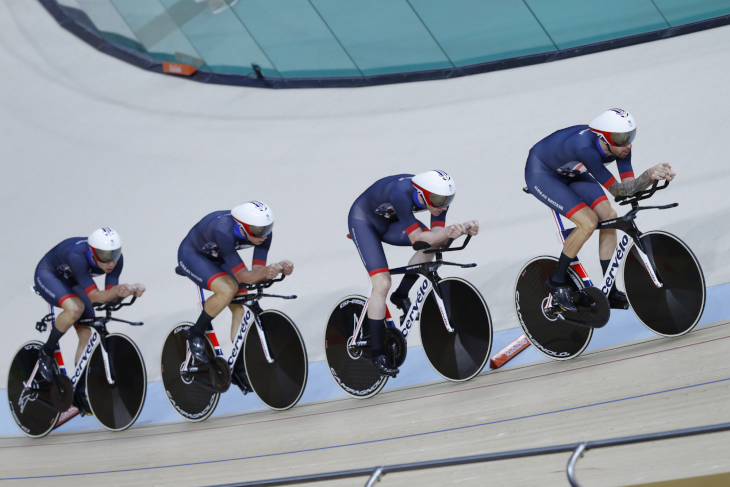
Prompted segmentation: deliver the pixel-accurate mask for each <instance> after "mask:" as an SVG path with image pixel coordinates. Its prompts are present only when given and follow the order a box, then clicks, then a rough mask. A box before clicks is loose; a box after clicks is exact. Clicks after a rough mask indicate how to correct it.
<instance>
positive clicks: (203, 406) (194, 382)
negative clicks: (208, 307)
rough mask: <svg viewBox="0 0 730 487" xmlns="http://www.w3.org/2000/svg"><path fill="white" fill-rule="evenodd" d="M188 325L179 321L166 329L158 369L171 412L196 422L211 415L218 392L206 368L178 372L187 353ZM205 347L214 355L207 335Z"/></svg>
mask: <svg viewBox="0 0 730 487" xmlns="http://www.w3.org/2000/svg"><path fill="white" fill-rule="evenodd" d="M192 327H193V324H192V323H180V324H178V325H175V326H174V327H173V328H172V330H170V333H168V334H167V338H166V339H165V343H164V344H163V346H162V356H161V359H160V360H161V364H160V369H161V372H162V387H163V388H164V389H165V396H167V400H168V401H170V405H171V406H172V407H173V409H174V410H175V412H176V413H177V414H179V415H180V416H182V417H183V418H184V419H186V420H187V421H190V422H198V421H203V420H204V419H207V418H208V417H209V416H210V415H211V414H213V411H215V407H216V406H217V405H218V399H219V398H220V393H218V392H213V390H212V389H213V384H211V383H210V376H209V373H208V371H206V372H204V373H196V374H192V373H188V372H182V365H183V364H184V363H185V358H186V356H187V352H188V348H187V340H188V330H189V329H190V328H192ZM206 346H207V349H208V354H209V355H210V356H211V357H215V356H216V355H215V350H214V349H213V345H212V344H211V343H210V340H209V339H208V338H207V336H206Z"/></svg>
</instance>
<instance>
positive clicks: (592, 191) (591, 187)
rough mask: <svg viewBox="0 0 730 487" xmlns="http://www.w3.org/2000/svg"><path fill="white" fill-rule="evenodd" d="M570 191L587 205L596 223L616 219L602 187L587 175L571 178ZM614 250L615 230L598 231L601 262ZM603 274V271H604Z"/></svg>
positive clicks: (608, 257) (609, 256)
mask: <svg viewBox="0 0 730 487" xmlns="http://www.w3.org/2000/svg"><path fill="white" fill-rule="evenodd" d="M569 187H570V189H571V190H573V191H574V192H575V193H576V194H578V196H580V198H581V199H582V200H583V201H585V202H586V204H588V207H589V208H590V209H591V210H593V212H594V213H595V214H596V216H597V217H598V221H603V220H611V219H613V218H616V217H617V214H616V211H615V210H614V209H613V208H611V203H610V202H609V201H608V198H607V197H606V194H605V193H604V192H603V187H601V185H600V184H598V181H596V180H595V179H593V177H591V176H589V175H587V174H581V175H579V176H576V177H575V178H573V181H571V182H570V185H569ZM615 248H616V230H615V229H613V228H611V229H607V230H600V232H599V239H598V256H599V258H600V259H601V261H603V260H608V259H610V258H611V256H612V255H613V250H614V249H615ZM604 272H605V269H604Z"/></svg>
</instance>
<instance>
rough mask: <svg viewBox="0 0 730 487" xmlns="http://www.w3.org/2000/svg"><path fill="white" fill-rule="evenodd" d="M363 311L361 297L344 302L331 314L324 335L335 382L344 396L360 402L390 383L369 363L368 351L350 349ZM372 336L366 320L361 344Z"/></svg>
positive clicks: (360, 338)
mask: <svg viewBox="0 0 730 487" xmlns="http://www.w3.org/2000/svg"><path fill="white" fill-rule="evenodd" d="M364 307H365V298H364V297H362V296H357V295H352V296H347V297H346V298H343V299H341V300H340V301H339V302H338V303H337V304H336V305H335V307H334V309H333V310H332V312H331V313H330V316H329V320H327V329H326V330H325V334H324V352H325V358H326V359H327V366H328V367H329V369H330V373H331V374H332V378H333V379H334V381H335V383H336V384H337V386H338V387H339V388H340V389H342V391H343V392H344V393H345V394H347V395H349V396H352V397H354V398H357V399H365V398H368V397H372V396H374V395H375V394H377V393H378V392H380V390H381V389H382V388H383V387H384V386H385V383H386V382H387V381H388V377H387V376H384V375H380V372H378V369H376V368H375V366H374V365H373V363H372V362H371V361H370V348H369V347H364V348H363V347H349V346H348V343H349V342H350V338H352V335H353V333H354V332H355V328H357V322H358V320H359V319H360V315H361V314H362V310H363V308H364ZM369 336H370V332H369V330H368V327H367V320H363V324H362V327H361V330H360V332H359V333H358V336H357V337H356V339H357V340H358V341H362V340H365V339H366V338H369Z"/></svg>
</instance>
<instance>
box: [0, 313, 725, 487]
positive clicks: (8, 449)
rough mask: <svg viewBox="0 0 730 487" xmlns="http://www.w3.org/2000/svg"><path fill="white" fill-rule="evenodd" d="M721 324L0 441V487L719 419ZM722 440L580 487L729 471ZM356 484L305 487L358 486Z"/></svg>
mask: <svg viewBox="0 0 730 487" xmlns="http://www.w3.org/2000/svg"><path fill="white" fill-rule="evenodd" d="M728 353H730V321H726V322H720V323H715V324H713V325H707V326H704V327H701V328H699V329H697V330H695V331H694V332H692V333H690V334H689V335H687V336H684V337H679V338H675V339H665V338H658V337H657V338H651V339H647V340H642V341H638V342H634V343H628V344H623V345H620V346H616V347H610V348H606V349H601V350H596V351H593V352H590V353H586V354H585V355H583V356H582V357H579V358H578V359H576V360H572V361H568V362H554V361H543V362H538V363H534V364H530V365H526V366H522V367H517V368H513V369H505V370H503V371H496V372H489V373H484V374H482V375H480V376H478V377H477V378H475V379H474V380H472V381H470V382H466V383H449V382H446V381H441V382H435V383H430V384H425V385H421V386H415V387H408V388H403V389H396V390H392V391H389V392H385V393H381V394H380V395H378V396H376V397H375V398H373V399H370V400H364V401H360V400H355V399H339V400H331V401H324V402H320V403H310V404H306V405H302V406H298V407H295V408H294V409H292V410H289V411H286V412H271V411H260V412H256V413H249V414H240V415H231V416H225V417H219V418H213V419H210V420H208V421H206V422H204V423H200V424H190V423H173V424H163V425H154V426H143V427H134V428H132V429H131V430H128V431H125V432H122V433H108V432H79V433H66V434H54V435H51V436H49V437H46V438H44V439H42V440H30V439H27V438H23V437H15V438H3V439H0V459H1V460H0V462H1V464H2V480H3V482H2V484H3V485H50V484H51V483H53V485H74V486H86V485H99V484H103V485H160V486H167V485H171V486H172V485H174V486H183V485H214V484H225V483H232V482H241V481H251V480H258V479H266V478H276V477H283V476H291V475H301V474H312V473H320V472H328V471H334V470H344V469H352V468H361V467H370V466H377V465H383V464H393V463H402V462H410V461H426V460H429V459H440V458H447V457H455V456H461V455H470V454H477V453H489V452H497V451H504V450H513V449H521V448H534V447H540V446H549V445H553V444H563V443H570V442H577V441H584V440H594V439H605V438H612V437H620V436H627V435H634V434H642V433H650V432H658V431H665V430H670V429H677V428H686V427H693V426H702V425H707V424H713V423H720V422H726V421H728V420H730V410H729V409H728V404H729V401H730V369H729V368H728V367H727V356H728ZM729 443H730V434H728V433H716V434H710V435H703V436H697V437H688V438H683V439H674V440H665V441H660V442H654V443H644V444H639V445H634V446H625V447H616V448H610V449H604V450H596V451H591V452H588V453H587V455H586V458H584V459H583V460H581V462H580V464H579V468H578V479H579V480H580V481H581V482H582V483H583V484H584V485H586V486H599V485H605V486H609V485H612V486H615V485H636V484H642V483H647V482H651V481H659V480H667V479H677V478H686V477H694V476H701V475H710V474H719V473H725V472H730V448H728V446H727V445H728V444H729ZM567 460H568V455H565V454H560V455H551V456H544V457H534V458H527V459H521V460H509V461H503V462H495V463H490V464H476V465H469V466H461V467H449V468H443V469H434V470H427V471H421V472H408V473H400V474H389V475H387V476H385V477H384V478H383V479H382V480H381V484H382V485H385V486H399V485H459V486H463V485H485V482H486V481H487V480H488V481H489V482H490V483H491V482H496V483H497V484H500V485H515V486H516V485H541V486H545V485H556V486H564V485H568V484H567V480H566V477H565V465H566V462H567ZM366 480H367V479H366V478H357V479H348V480H338V481H333V482H329V483H321V484H309V485H343V486H344V485H347V486H349V485H353V486H354V485H364V483H365V481H366Z"/></svg>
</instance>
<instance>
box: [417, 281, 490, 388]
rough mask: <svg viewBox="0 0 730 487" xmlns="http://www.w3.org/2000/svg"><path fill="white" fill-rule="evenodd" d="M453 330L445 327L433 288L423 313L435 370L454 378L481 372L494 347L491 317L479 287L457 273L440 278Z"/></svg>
mask: <svg viewBox="0 0 730 487" xmlns="http://www.w3.org/2000/svg"><path fill="white" fill-rule="evenodd" d="M438 290H439V294H440V296H441V299H442V300H443V302H444V307H445V308H446V315H447V317H448V319H449V323H450V325H451V328H453V330H454V331H453V332H449V331H448V330H447V329H446V325H445V324H444V320H443V318H442V317H441V311H440V310H439V307H438V303H437V302H436V297H435V296H434V290H433V289H431V290H430V291H429V292H428V294H427V295H426V299H425V301H424V304H423V312H422V313H421V343H422V344H423V351H424V352H425V354H426V358H427V359H428V361H429V362H430V363H431V365H432V366H433V368H434V369H436V372H438V373H439V374H440V375H441V376H442V377H444V378H445V379H448V380H452V381H466V380H469V379H471V378H473V377H474V376H476V375H477V374H479V373H480V372H481V371H482V369H484V366H485V365H486V363H487V361H488V360H489V353H490V351H491V350H492V319H491V317H490V316H489V308H487V303H486V301H484V298H483V297H482V295H481V294H480V293H479V291H478V290H477V289H476V288H475V287H474V286H472V285H471V284H470V283H469V282H467V281H465V280H463V279H460V278H458V277H447V278H446V279H441V280H440V281H439V282H438Z"/></svg>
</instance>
